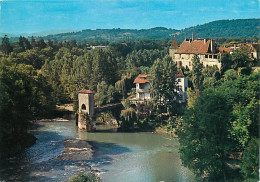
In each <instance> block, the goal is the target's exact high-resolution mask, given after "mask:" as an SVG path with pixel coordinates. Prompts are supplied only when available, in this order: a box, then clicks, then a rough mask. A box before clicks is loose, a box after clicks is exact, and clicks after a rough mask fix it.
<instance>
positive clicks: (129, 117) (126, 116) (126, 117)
mask: <svg viewBox="0 0 260 182" xmlns="http://www.w3.org/2000/svg"><path fill="white" fill-rule="evenodd" d="M120 118H121V121H122V122H121V124H120V127H121V128H122V129H127V130H131V129H134V124H135V122H136V121H137V116H136V112H135V110H134V109H133V108H131V107H129V108H125V109H124V110H122V111H121V114H120Z"/></svg>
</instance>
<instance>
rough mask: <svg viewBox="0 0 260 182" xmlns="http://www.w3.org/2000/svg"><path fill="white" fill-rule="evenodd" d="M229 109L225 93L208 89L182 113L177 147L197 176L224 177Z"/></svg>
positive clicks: (229, 126) (228, 143)
mask: <svg viewBox="0 0 260 182" xmlns="http://www.w3.org/2000/svg"><path fill="white" fill-rule="evenodd" d="M231 109H232V105H230V103H228V101H227V100H226V98H225V95H223V94H222V93H219V92H216V91H214V90H212V89H209V90H205V91H204V92H203V93H202V94H201V96H200V97H199V100H198V102H197V103H196V104H195V106H194V107H191V108H189V109H188V110H187V111H186V113H185V115H184V117H183V123H182V125H181V126H180V127H179V128H178V130H177V134H178V136H179V142H180V148H179V151H180V154H181V159H182V162H183V164H184V166H186V167H188V168H189V169H190V170H192V171H193V172H194V174H196V176H197V177H198V178H200V177H208V178H210V179H214V180H219V179H224V178H225V177H226V169H227V166H226V160H227V157H228V151H229V150H231V149H232V145H230V144H231V143H232V141H231V140H230V139H229V132H228V131H229V129H230V128H231V123H230V122H229V119H230V117H229V115H230V112H231Z"/></svg>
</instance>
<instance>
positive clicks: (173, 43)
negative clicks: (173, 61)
mask: <svg viewBox="0 0 260 182" xmlns="http://www.w3.org/2000/svg"><path fill="white" fill-rule="evenodd" d="M170 49H178V43H177V40H176V38H175V37H174V39H173V41H172V44H171V47H170Z"/></svg>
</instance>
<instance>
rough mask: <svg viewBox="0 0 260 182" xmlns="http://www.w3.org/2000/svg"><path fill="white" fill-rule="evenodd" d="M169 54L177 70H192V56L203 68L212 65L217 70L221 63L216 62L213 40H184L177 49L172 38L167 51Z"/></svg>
mask: <svg viewBox="0 0 260 182" xmlns="http://www.w3.org/2000/svg"><path fill="white" fill-rule="evenodd" d="M192 37H193V36H192ZM169 54H170V56H171V57H172V59H173V61H174V62H175V63H176V64H177V67H179V68H181V67H184V68H188V69H192V58H193V56H194V55H198V57H199V58H200V62H201V63H203V66H205V67H206V66H214V65H216V66H217V67H218V68H220V67H221V63H219V61H218V58H219V51H218V49H217V44H216V42H215V40H213V39H195V40H194V39H193V38H192V39H185V40H184V41H183V42H182V44H181V45H180V47H178V44H177V41H176V39H175V38H174V39H173V41H172V45H171V47H170V49H169Z"/></svg>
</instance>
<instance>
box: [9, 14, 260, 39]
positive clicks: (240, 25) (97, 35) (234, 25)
mask: <svg viewBox="0 0 260 182" xmlns="http://www.w3.org/2000/svg"><path fill="white" fill-rule="evenodd" d="M259 26H260V21H259V19H236V20H218V21H213V22H209V23H205V24H202V25H197V26H194V27H189V28H185V29H182V30H176V29H170V28H164V27H156V28H151V29H141V30H137V29H120V28H114V29H96V30H90V29H86V30H82V31H79V32H71V33H60V34H55V35H48V36H44V37H37V39H40V38H43V39H44V40H48V39H51V40H57V41H65V40H67V41H68V40H76V41H77V42H83V41H94V40H107V41H119V40H127V39H132V40H135V39H162V38H170V37H172V36H173V35H174V36H175V37H176V38H177V39H178V40H183V39H184V38H189V37H191V32H194V34H195V38H222V37H225V38H242V37H244V38H247V37H258V36H259ZM9 37H10V36H9ZM18 39H19V38H18V37H12V38H10V41H12V42H13V41H18Z"/></svg>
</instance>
